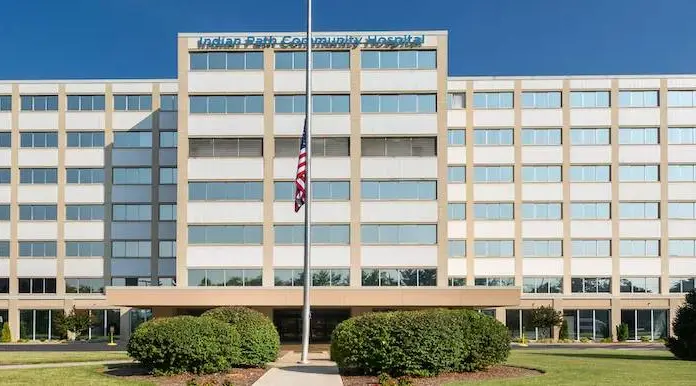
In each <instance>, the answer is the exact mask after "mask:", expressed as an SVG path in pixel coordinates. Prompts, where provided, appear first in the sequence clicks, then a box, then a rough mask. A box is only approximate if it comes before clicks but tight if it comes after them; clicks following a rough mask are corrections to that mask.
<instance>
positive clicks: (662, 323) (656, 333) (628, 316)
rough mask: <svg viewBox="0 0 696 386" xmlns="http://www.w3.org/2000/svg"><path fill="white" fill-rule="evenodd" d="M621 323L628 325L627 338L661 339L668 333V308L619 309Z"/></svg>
mask: <svg viewBox="0 0 696 386" xmlns="http://www.w3.org/2000/svg"><path fill="white" fill-rule="evenodd" d="M621 323H626V324H627V325H628V339H629V340H641V339H649V340H655V339H662V338H666V337H667V334H668V323H669V313H668V310H621Z"/></svg>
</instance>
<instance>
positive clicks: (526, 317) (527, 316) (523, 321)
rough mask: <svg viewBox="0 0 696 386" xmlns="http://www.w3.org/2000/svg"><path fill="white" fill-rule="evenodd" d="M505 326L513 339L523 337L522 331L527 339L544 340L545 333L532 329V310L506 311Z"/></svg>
mask: <svg viewBox="0 0 696 386" xmlns="http://www.w3.org/2000/svg"><path fill="white" fill-rule="evenodd" d="M505 325H506V326H507V328H508V331H509V332H510V336H511V337H512V338H513V339H519V338H521V337H522V331H524V336H525V337H526V338H527V339H531V340H537V339H544V338H545V336H544V335H545V334H544V331H537V329H536V328H534V327H532V310H505Z"/></svg>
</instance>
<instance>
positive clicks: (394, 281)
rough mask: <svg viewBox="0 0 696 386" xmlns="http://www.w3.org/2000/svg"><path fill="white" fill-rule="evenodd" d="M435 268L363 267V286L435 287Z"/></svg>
mask: <svg viewBox="0 0 696 386" xmlns="http://www.w3.org/2000/svg"><path fill="white" fill-rule="evenodd" d="M436 281H437V269H435V268H391V269H390V268H363V269H362V285H363V287H434V286H435V284H436Z"/></svg>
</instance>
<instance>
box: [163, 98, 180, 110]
mask: <svg viewBox="0 0 696 386" xmlns="http://www.w3.org/2000/svg"><path fill="white" fill-rule="evenodd" d="M160 110H161V111H177V110H179V98H178V97H177V95H176V94H162V95H160Z"/></svg>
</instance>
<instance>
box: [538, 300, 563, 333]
mask: <svg viewBox="0 0 696 386" xmlns="http://www.w3.org/2000/svg"><path fill="white" fill-rule="evenodd" d="M562 323H563V315H562V314H561V312H560V311H556V310H555V309H554V308H553V307H551V306H548V307H546V306H541V307H539V308H535V309H533V310H532V327H537V328H539V329H541V331H542V333H544V334H545V333H546V332H548V337H550V338H553V328H554V327H556V326H560V325H561V324H562Z"/></svg>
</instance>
